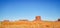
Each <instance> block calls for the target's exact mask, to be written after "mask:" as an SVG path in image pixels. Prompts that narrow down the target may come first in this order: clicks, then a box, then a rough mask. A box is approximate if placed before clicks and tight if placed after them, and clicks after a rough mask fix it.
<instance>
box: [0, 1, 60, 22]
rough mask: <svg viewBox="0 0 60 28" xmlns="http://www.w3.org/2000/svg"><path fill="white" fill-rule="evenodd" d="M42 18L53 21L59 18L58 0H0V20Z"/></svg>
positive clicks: (59, 6) (59, 7)
mask: <svg viewBox="0 0 60 28" xmlns="http://www.w3.org/2000/svg"><path fill="white" fill-rule="evenodd" d="M35 16H41V18H42V20H49V21H54V20H57V19H58V18H60V1H59V0H0V21H2V20H19V19H27V20H34V19H35Z"/></svg>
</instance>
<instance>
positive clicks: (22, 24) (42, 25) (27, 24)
mask: <svg viewBox="0 0 60 28" xmlns="http://www.w3.org/2000/svg"><path fill="white" fill-rule="evenodd" d="M0 24H1V25H0V28H60V21H56V22H52V21H41V17H40V16H37V17H36V20H34V21H27V20H21V21H15V22H9V21H8V20H5V21H3V22H1V23H0Z"/></svg>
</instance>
